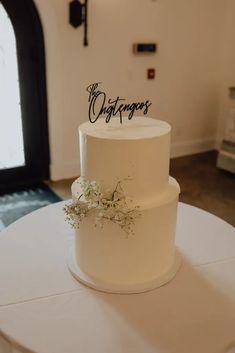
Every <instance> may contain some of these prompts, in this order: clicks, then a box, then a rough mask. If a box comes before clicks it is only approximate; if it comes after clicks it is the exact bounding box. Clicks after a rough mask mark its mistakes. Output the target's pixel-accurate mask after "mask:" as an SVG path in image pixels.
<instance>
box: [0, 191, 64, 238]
mask: <svg viewBox="0 0 235 353" xmlns="http://www.w3.org/2000/svg"><path fill="white" fill-rule="evenodd" d="M58 201H61V199H60V198H59V196H57V195H56V194H55V193H54V192H53V191H52V190H51V189H50V188H49V187H48V186H47V185H45V184H40V185H37V186H35V187H31V188H29V189H27V188H25V189H23V190H20V191H17V192H12V193H6V194H1V195H0V231H1V230H2V229H4V228H5V227H7V226H8V225H9V224H11V223H13V222H15V221H16V220H17V219H19V218H21V217H23V216H25V215H26V214H28V213H30V212H32V211H35V210H37V209H38V208H41V207H44V206H47V205H50V204H51V203H55V202H58Z"/></svg>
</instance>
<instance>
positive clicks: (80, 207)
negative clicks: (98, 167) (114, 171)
mask: <svg viewBox="0 0 235 353" xmlns="http://www.w3.org/2000/svg"><path fill="white" fill-rule="evenodd" d="M80 186H81V190H82V193H81V194H80V195H79V196H78V197H76V198H74V200H73V201H72V202H71V203H69V204H67V205H65V207H64V212H65V214H66V220H67V221H68V223H69V224H70V225H71V226H72V228H79V226H80V224H81V222H82V221H83V220H84V218H86V217H87V216H88V215H89V214H90V213H91V212H95V226H97V225H98V226H100V227H103V220H108V221H110V222H113V223H115V224H117V225H118V226H119V227H120V228H121V229H122V230H123V231H124V232H125V233H126V235H127V236H128V235H130V234H134V231H133V228H132V227H133V225H134V223H135V219H136V218H138V217H139V216H140V215H141V213H140V211H139V206H134V207H130V206H129V204H130V203H131V202H132V200H130V199H129V200H128V198H127V197H126V196H125V194H124V191H123V188H122V186H121V182H120V181H118V182H117V185H116V187H115V189H114V190H113V191H110V190H107V191H105V192H103V191H102V190H101V186H100V184H99V183H98V182H97V181H88V180H85V181H82V182H80Z"/></svg>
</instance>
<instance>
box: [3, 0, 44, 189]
mask: <svg viewBox="0 0 235 353" xmlns="http://www.w3.org/2000/svg"><path fill="white" fill-rule="evenodd" d="M1 4H2V5H3V6H4V8H5V10H6V12H7V14H8V16H9V18H10V20H11V23H12V25H13V28H14V32H15V37H16V46H17V59H18V71H19V84H20V101H21V110H22V127H23V137H24V150H25V160H26V165H25V166H22V167H16V168H10V169H1V170H0V189H1V188H4V187H5V186H9V184H13V185H16V184H19V185H20V184H26V183H33V182H36V181H42V180H45V179H48V178H49V139H48V121H47V91H46V73H45V72H46V70H45V51H44V37H43V30H42V25H41V21H40V18H39V15H38V12H37V9H36V7H35V5H34V1H33V0H21V1H15V0H1Z"/></svg>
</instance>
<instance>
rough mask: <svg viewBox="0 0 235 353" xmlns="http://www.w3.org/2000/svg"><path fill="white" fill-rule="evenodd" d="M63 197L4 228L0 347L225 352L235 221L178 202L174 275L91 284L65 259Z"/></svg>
mask: <svg viewBox="0 0 235 353" xmlns="http://www.w3.org/2000/svg"><path fill="white" fill-rule="evenodd" d="M63 205H64V202H59V203H57V204H53V205H50V206H48V207H45V208H42V209H40V210H37V211H35V212H33V213H31V214H29V215H27V216H25V217H23V218H21V219H20V220H18V221H17V222H15V223H14V224H12V225H11V226H9V227H8V228H7V229H5V230H4V231H2V232H1V233H0V333H1V334H0V353H13V352H14V353H15V352H36V353H80V352H81V353H93V352H95V353H189V352H190V353H199V352H200V353H220V352H221V353H222V352H226V351H228V350H230V349H231V348H232V347H233V346H235V231H234V228H233V227H232V226H230V225H229V224H227V223H226V222H224V221H222V220H221V219H219V218H217V217H215V216H213V215H211V214H209V213H207V212H205V211H202V210H200V209H198V208H195V207H192V206H189V205H185V204H182V203H179V209H178V221H177V236H176V245H177V248H178V250H179V252H180V253H181V257H182V265H181V268H180V270H179V271H178V273H177V275H176V276H175V277H174V279H173V280H172V281H171V282H169V283H168V284H166V285H165V286H162V287H160V288H158V289H156V290H153V291H149V292H146V293H142V294H132V295H121V294H119V295H117V294H107V293H102V292H98V291H95V290H92V289H90V288H88V287H85V286H84V285H82V284H80V283H79V282H78V281H76V280H75V279H74V278H73V277H72V275H71V274H70V272H69V270H68V267H67V254H68V248H69V246H70V243H71V242H72V238H73V231H72V230H71V229H70V228H69V226H68V225H67V224H66V222H65V220H64V218H65V217H64V214H63V211H62V207H63Z"/></svg>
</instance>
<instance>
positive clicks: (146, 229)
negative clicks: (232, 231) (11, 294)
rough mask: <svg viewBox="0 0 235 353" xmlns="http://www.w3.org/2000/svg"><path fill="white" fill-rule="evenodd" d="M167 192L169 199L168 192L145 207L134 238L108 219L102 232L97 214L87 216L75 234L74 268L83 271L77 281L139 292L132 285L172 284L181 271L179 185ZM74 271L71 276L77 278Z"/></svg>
mask: <svg viewBox="0 0 235 353" xmlns="http://www.w3.org/2000/svg"><path fill="white" fill-rule="evenodd" d="M174 182H175V181H174ZM169 188H170V195H171V197H169V193H168V197H167V199H166V200H164V199H162V200H161V202H160V203H159V202H157V205H156V206H151V207H150V208H145V209H141V216H140V218H137V219H136V220H135V226H134V228H133V230H134V234H133V235H129V236H128V237H127V236H126V234H125V233H124V232H123V230H122V229H121V228H119V227H118V226H117V225H116V224H114V223H112V222H110V221H108V220H104V223H103V227H102V228H99V227H95V226H94V224H95V215H92V214H91V215H89V216H88V217H87V218H85V219H84V221H83V222H82V224H81V226H80V228H79V229H77V230H76V234H75V245H74V259H75V267H76V265H77V268H79V270H78V272H79V271H80V274H81V273H83V275H81V276H79V274H78V273H77V277H78V278H79V277H81V278H80V279H81V280H82V281H83V282H90V284H91V286H92V287H95V285H94V284H95V283H96V282H97V284H98V283H99V285H98V287H99V289H102V290H107V291H113V292H122V288H127V289H128V290H127V292H135V290H133V291H131V288H132V287H133V288H137V289H138V290H136V291H141V288H145V290H148V289H152V288H153V287H154V284H156V286H158V285H161V284H164V283H165V282H167V281H169V280H170V279H171V278H172V277H173V275H174V274H175V272H176V271H177V268H178V261H177V260H176V258H175V229H176V216H177V204H178V194H179V187H178V184H177V183H176V182H175V183H174V185H173V186H172V185H171V186H169ZM75 267H74V266H73V269H72V272H73V273H74V274H75V276H76V273H75V272H76V270H75ZM86 276H87V277H86ZM82 277H83V278H82ZM84 278H89V280H88V281H87V280H85V279H84ZM87 284H88V285H89V283H87ZM148 287H149V288H148ZM112 289H113V290H112ZM119 289H120V290H119ZM124 291H125V290H124Z"/></svg>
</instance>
